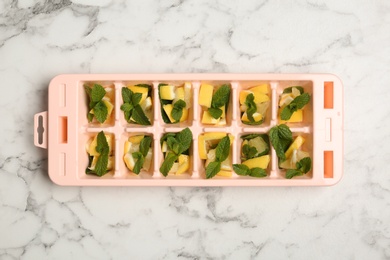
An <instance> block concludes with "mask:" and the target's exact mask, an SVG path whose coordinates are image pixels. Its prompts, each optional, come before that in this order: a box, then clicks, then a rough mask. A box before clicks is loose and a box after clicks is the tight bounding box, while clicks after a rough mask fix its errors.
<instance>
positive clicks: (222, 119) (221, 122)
mask: <svg viewBox="0 0 390 260" xmlns="http://www.w3.org/2000/svg"><path fill="white" fill-rule="evenodd" d="M216 125H226V118H220V119H219V121H218V123H217V124H216Z"/></svg>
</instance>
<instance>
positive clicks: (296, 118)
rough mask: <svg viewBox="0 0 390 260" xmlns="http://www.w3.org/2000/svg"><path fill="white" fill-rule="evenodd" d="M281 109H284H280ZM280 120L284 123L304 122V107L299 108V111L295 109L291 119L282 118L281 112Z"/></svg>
mask: <svg viewBox="0 0 390 260" xmlns="http://www.w3.org/2000/svg"><path fill="white" fill-rule="evenodd" d="M280 111H282V110H281V109H280ZM279 121H280V123H281V124H284V123H299V122H302V121H303V110H302V109H298V110H297V111H295V112H294V113H293V114H292V115H291V117H290V119H289V120H282V119H280V113H279Z"/></svg>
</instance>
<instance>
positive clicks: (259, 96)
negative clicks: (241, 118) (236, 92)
mask: <svg viewBox="0 0 390 260" xmlns="http://www.w3.org/2000/svg"><path fill="white" fill-rule="evenodd" d="M249 94H253V96H254V102H255V103H256V104H258V103H262V102H266V101H269V96H268V95H266V94H264V93H262V92H260V91H252V90H241V92H240V104H241V105H242V104H245V101H246V97H247V96H248V95H249Z"/></svg>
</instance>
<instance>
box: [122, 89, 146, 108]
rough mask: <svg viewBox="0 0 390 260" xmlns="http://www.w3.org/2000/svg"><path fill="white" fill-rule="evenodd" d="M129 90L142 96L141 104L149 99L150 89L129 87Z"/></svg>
mask: <svg viewBox="0 0 390 260" xmlns="http://www.w3.org/2000/svg"><path fill="white" fill-rule="evenodd" d="M127 88H128V89H130V90H131V91H133V92H134V93H141V94H142V97H141V100H140V102H139V103H140V104H141V103H142V102H143V101H144V100H145V99H146V98H147V97H148V91H149V89H148V88H144V87H138V86H128V87H127Z"/></svg>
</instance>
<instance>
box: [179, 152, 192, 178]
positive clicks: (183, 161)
mask: <svg viewBox="0 0 390 260" xmlns="http://www.w3.org/2000/svg"><path fill="white" fill-rule="evenodd" d="M189 168H190V157H189V156H188V155H185V154H180V155H179V168H178V169H177V171H176V174H182V173H184V172H186V171H187V170H188V169H189Z"/></svg>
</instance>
